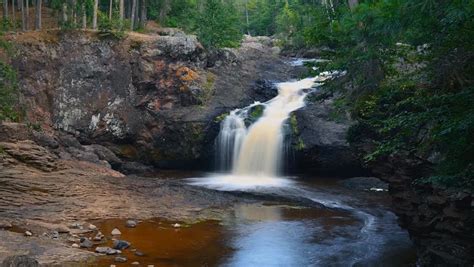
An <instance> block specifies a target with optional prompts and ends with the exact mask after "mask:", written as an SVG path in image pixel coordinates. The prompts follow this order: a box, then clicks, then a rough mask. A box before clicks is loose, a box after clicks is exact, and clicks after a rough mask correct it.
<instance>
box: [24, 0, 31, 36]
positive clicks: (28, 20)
mask: <svg viewBox="0 0 474 267" xmlns="http://www.w3.org/2000/svg"><path fill="white" fill-rule="evenodd" d="M25 24H26V30H28V29H29V28H30V27H29V26H30V0H26V20H25Z"/></svg>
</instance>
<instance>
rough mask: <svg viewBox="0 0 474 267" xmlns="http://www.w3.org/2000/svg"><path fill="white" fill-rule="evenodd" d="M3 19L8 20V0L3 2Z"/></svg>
mask: <svg viewBox="0 0 474 267" xmlns="http://www.w3.org/2000/svg"><path fill="white" fill-rule="evenodd" d="M3 19H4V20H7V19H8V0H3Z"/></svg>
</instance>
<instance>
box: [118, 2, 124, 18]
mask: <svg viewBox="0 0 474 267" xmlns="http://www.w3.org/2000/svg"><path fill="white" fill-rule="evenodd" d="M119 1H120V2H119V17H120V21H121V22H123V19H124V14H125V13H124V9H125V3H124V0H119Z"/></svg>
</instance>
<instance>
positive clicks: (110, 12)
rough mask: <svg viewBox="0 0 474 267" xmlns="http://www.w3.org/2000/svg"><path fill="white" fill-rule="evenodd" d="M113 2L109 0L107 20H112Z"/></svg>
mask: <svg viewBox="0 0 474 267" xmlns="http://www.w3.org/2000/svg"><path fill="white" fill-rule="evenodd" d="M113 2H114V0H109V19H110V20H112V12H113V9H114V4H113Z"/></svg>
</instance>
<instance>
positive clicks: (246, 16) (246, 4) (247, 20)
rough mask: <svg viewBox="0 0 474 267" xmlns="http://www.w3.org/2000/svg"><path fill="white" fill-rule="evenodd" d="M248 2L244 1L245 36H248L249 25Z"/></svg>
mask: <svg viewBox="0 0 474 267" xmlns="http://www.w3.org/2000/svg"><path fill="white" fill-rule="evenodd" d="M248 5H249V1H248V0H246V1H245V19H246V22H247V34H248V35H249V36H250V23H249V9H248Z"/></svg>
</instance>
